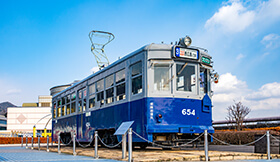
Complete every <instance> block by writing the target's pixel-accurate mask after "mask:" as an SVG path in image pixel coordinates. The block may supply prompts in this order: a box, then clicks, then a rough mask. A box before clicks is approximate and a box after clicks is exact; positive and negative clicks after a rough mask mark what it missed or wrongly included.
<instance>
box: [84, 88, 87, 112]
mask: <svg viewBox="0 0 280 162" xmlns="http://www.w3.org/2000/svg"><path fill="white" fill-rule="evenodd" d="M86 107H87V89H86V88H84V89H83V111H86Z"/></svg>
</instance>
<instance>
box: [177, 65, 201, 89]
mask: <svg viewBox="0 0 280 162" xmlns="http://www.w3.org/2000/svg"><path fill="white" fill-rule="evenodd" d="M176 75H177V77H176V90H177V91H185V92H195V87H196V86H195V83H196V81H195V66H194V65H189V64H188V63H185V64H176Z"/></svg>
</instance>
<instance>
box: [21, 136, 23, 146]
mask: <svg viewBox="0 0 280 162" xmlns="http://www.w3.org/2000/svg"><path fill="white" fill-rule="evenodd" d="M21 147H23V135H22V137H21Z"/></svg>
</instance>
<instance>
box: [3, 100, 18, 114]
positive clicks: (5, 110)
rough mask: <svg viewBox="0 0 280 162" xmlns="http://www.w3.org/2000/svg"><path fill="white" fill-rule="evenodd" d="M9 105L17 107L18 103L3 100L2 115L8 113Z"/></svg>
mask: <svg viewBox="0 0 280 162" xmlns="http://www.w3.org/2000/svg"><path fill="white" fill-rule="evenodd" d="M8 107H17V106H16V105H14V104H12V103H10V102H2V103H0V115H5V116H6V113H7V108H8Z"/></svg>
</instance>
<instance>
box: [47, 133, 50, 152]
mask: <svg viewBox="0 0 280 162" xmlns="http://www.w3.org/2000/svg"><path fill="white" fill-rule="evenodd" d="M49 138H50V137H49V135H47V152H49V151H50V150H49Z"/></svg>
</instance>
